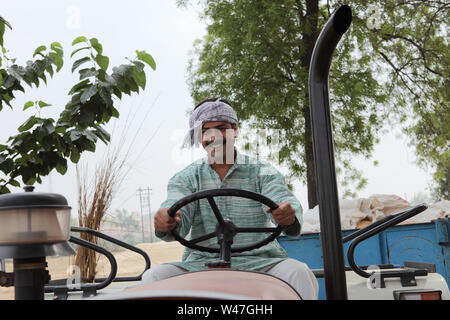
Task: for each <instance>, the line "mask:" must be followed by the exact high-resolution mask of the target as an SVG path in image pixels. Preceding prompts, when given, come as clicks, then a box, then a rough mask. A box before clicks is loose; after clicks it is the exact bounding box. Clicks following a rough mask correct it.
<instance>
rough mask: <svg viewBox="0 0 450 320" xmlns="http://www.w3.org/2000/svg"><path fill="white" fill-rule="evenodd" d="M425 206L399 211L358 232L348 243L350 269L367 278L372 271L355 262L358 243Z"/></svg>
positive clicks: (425, 207) (424, 208) (416, 212)
mask: <svg viewBox="0 0 450 320" xmlns="http://www.w3.org/2000/svg"><path fill="white" fill-rule="evenodd" d="M427 208H428V206H427V205H426V204H420V205H418V206H416V207H414V208H411V209H408V210H405V211H403V212H400V213H399V214H396V215H395V216H393V217H392V218H390V219H386V220H385V221H383V222H382V223H378V224H377V225H375V226H373V227H372V228H369V229H367V230H366V231H365V232H363V233H360V234H359V235H358V236H357V237H356V238H355V239H354V240H353V241H352V242H351V243H350V246H349V248H348V251H347V260H348V263H349V265H350V267H351V268H352V270H353V271H354V272H356V273H357V274H359V275H360V276H362V277H364V278H369V277H370V276H371V274H372V273H368V272H365V271H363V270H361V269H360V268H359V267H358V266H357V265H356V263H355V259H354V252H355V248H356V246H357V245H358V244H359V243H361V242H362V241H364V240H366V239H368V238H370V237H372V236H374V235H375V234H377V233H379V232H381V231H384V230H386V229H387V228H390V227H392V226H393V225H396V224H398V223H400V222H403V221H405V220H407V219H409V218H411V217H413V216H415V215H417V214H419V213H421V212H422V211H424V210H426V209H427Z"/></svg>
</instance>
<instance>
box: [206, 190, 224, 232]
mask: <svg viewBox="0 0 450 320" xmlns="http://www.w3.org/2000/svg"><path fill="white" fill-rule="evenodd" d="M207 199H208V202H209V205H210V206H211V209H212V210H213V212H214V215H215V216H216V219H217V222H219V224H221V225H223V224H224V223H225V221H224V220H223V216H222V213H220V210H219V208H218V207H217V203H216V201H214V198H213V197H208V198H207Z"/></svg>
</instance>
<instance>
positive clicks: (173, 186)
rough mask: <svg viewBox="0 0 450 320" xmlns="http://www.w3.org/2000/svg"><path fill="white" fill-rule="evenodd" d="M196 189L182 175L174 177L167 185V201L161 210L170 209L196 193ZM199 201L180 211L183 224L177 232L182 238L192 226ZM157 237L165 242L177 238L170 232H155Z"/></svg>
mask: <svg viewBox="0 0 450 320" xmlns="http://www.w3.org/2000/svg"><path fill="white" fill-rule="evenodd" d="M194 192H195V190H194V188H193V187H192V186H191V185H190V184H189V183H188V182H187V181H186V178H185V177H183V176H182V175H181V174H176V175H174V176H173V177H172V178H171V179H170V180H169V183H168V184H167V199H166V200H165V201H164V202H163V203H161V206H160V207H161V208H170V207H171V206H172V205H173V204H174V203H175V202H177V201H178V200H180V199H181V198H183V197H185V196H187V195H190V194H192V193H194ZM196 206H197V201H195V202H191V203H189V204H187V205H185V206H184V207H183V208H181V209H180V212H181V224H178V225H177V227H176V228H175V230H176V231H177V232H178V234H179V235H180V236H181V237H183V238H184V237H186V235H187V234H188V233H189V231H190V229H191V225H192V218H193V215H194V212H195V210H196ZM155 235H156V236H157V237H158V238H160V239H161V240H164V241H174V240H175V238H174V237H173V235H172V234H171V233H170V232H161V231H158V230H155Z"/></svg>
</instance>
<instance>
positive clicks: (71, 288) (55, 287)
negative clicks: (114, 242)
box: [44, 236, 117, 293]
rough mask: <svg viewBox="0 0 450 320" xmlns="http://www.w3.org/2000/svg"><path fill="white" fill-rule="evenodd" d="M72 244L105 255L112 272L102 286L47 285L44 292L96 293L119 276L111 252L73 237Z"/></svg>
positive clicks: (83, 284) (85, 284) (87, 284)
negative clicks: (87, 291) (88, 291)
mask: <svg viewBox="0 0 450 320" xmlns="http://www.w3.org/2000/svg"><path fill="white" fill-rule="evenodd" d="M69 241H70V242H73V243H75V244H77V245H80V246H83V247H86V248H89V249H92V250H94V251H96V252H98V253H101V254H103V255H104V256H106V258H107V259H108V260H109V263H110V264H111V271H110V273H109V276H108V277H107V278H106V279H104V280H103V281H102V282H101V283H100V284H91V283H81V284H79V285H70V286H69V285H46V286H44V292H46V293H49V292H55V291H57V290H61V289H62V290H66V291H86V290H87V289H88V290H90V291H94V290H95V291H96V290H100V289H103V288H105V287H106V286H108V285H109V284H110V283H111V282H112V281H113V280H114V278H115V277H116V274H117V262H116V259H115V258H114V256H113V255H112V253H111V252H109V251H108V250H106V249H105V248H102V247H100V246H97V245H95V244H93V243H91V242H89V241H86V240H83V239H80V238H77V237H74V236H71V237H70V239H69Z"/></svg>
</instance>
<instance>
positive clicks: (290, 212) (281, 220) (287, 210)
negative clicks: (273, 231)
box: [266, 202, 295, 226]
mask: <svg viewBox="0 0 450 320" xmlns="http://www.w3.org/2000/svg"><path fill="white" fill-rule="evenodd" d="M266 212H267V213H271V214H272V217H273V220H274V221H275V222H276V223H277V224H279V225H281V226H290V225H292V224H293V223H294V222H295V210H294V208H292V206H291V204H290V203H288V202H282V203H278V208H277V209H275V210H272V209H271V208H267V210H266Z"/></svg>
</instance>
